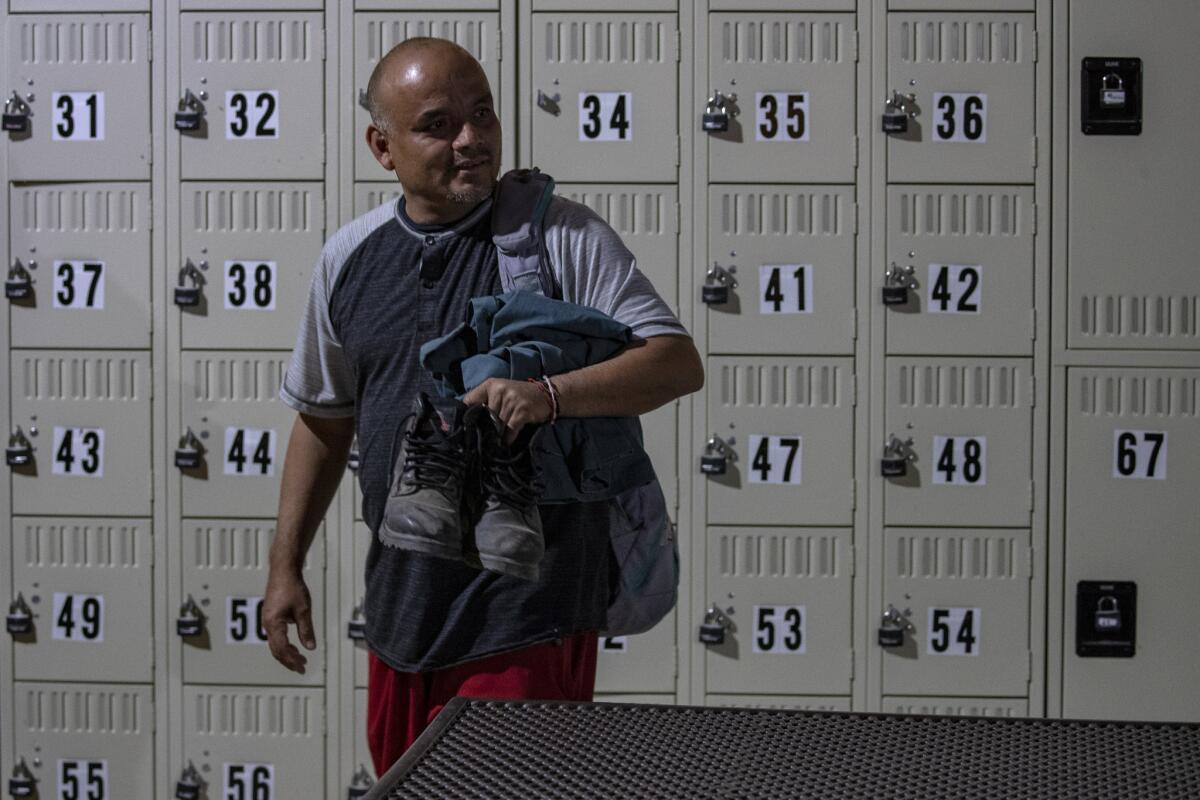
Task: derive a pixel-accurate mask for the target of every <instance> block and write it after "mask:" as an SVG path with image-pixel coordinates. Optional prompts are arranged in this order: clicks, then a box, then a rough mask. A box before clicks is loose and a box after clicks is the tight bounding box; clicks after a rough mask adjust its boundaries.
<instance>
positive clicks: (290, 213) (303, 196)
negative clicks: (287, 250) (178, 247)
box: [192, 189, 322, 233]
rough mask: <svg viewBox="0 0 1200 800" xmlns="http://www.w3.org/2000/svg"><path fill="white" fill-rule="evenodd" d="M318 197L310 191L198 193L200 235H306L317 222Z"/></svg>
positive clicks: (195, 204)
mask: <svg viewBox="0 0 1200 800" xmlns="http://www.w3.org/2000/svg"><path fill="white" fill-rule="evenodd" d="M315 201H316V193H315V192H314V191H312V190H307V189H197V190H195V191H194V192H193V194H192V208H193V212H194V214H195V220H194V225H195V230H196V232H197V233H307V232H309V231H312V230H313V226H314V224H315V225H317V226H320V225H321V222H322V221H321V220H319V219H316V217H317V216H318V215H317V213H316V206H317V204H316V202H315Z"/></svg>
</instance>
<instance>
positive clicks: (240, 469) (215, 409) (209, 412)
mask: <svg viewBox="0 0 1200 800" xmlns="http://www.w3.org/2000/svg"><path fill="white" fill-rule="evenodd" d="M182 361H183V363H182V369H181V375H182V376H183V425H184V426H185V430H186V429H190V430H191V431H193V432H194V433H195V435H196V436H197V437H199V439H200V441H201V442H202V443H203V447H204V454H203V455H204V459H203V464H202V466H201V467H200V468H199V469H189V470H183V471H182V472H181V475H182V481H183V514H184V516H189V517H192V516H194V517H211V516H222V517H269V518H274V516H275V512H276V511H277V510H278V505H279V479H280V475H281V473H282V468H283V456H284V454H285V453H287V443H288V436H289V434H290V433H291V429H292V424H293V422H294V421H295V412H294V411H292V410H291V409H290V408H288V407H287V406H285V405H283V404H282V403H280V402H278V395H279V384H280V381H282V380H283V374H284V372H285V371H286V370H287V364H288V359H287V354H286V353H263V354H251V353H230V352H204V353H184V354H183V358H182ZM183 434H184V431H179V433H178V436H183Z"/></svg>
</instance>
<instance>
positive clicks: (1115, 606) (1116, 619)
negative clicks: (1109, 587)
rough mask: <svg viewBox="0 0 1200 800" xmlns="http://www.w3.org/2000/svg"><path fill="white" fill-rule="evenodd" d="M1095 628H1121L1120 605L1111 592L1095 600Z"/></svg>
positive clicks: (1113, 629) (1115, 629) (1109, 629)
mask: <svg viewBox="0 0 1200 800" xmlns="http://www.w3.org/2000/svg"><path fill="white" fill-rule="evenodd" d="M1096 630H1097V631H1104V632H1110V631H1119V630H1121V605H1120V603H1118V602H1117V598H1115V597H1113V596H1112V595H1111V594H1106V595H1104V596H1103V597H1101V598H1100V599H1099V600H1098V601H1097V602H1096Z"/></svg>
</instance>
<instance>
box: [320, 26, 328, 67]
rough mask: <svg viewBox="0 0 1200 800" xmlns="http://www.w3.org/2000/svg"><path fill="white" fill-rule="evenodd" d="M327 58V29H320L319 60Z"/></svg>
mask: <svg viewBox="0 0 1200 800" xmlns="http://www.w3.org/2000/svg"><path fill="white" fill-rule="evenodd" d="M328 58H329V29H328V28H322V29H321V60H322V61H325V60H327V59H328Z"/></svg>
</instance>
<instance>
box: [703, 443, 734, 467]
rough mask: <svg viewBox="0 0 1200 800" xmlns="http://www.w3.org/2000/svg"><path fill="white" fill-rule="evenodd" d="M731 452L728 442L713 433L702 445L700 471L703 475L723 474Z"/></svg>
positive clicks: (727, 465)
mask: <svg viewBox="0 0 1200 800" xmlns="http://www.w3.org/2000/svg"><path fill="white" fill-rule="evenodd" d="M732 453H733V450H732V449H731V448H730V447H729V443H728V442H726V441H725V440H724V439H722V438H721V437H720V436H717V435H716V434H715V433H714V434H713V435H712V436H710V437H709V438H708V442H707V443H705V445H704V455H702V456H700V471H701V472H702V473H704V474H705V475H724V474H725V473H726V472H727V471H728V469H729V460H730V458H731V457H732Z"/></svg>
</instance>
